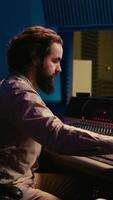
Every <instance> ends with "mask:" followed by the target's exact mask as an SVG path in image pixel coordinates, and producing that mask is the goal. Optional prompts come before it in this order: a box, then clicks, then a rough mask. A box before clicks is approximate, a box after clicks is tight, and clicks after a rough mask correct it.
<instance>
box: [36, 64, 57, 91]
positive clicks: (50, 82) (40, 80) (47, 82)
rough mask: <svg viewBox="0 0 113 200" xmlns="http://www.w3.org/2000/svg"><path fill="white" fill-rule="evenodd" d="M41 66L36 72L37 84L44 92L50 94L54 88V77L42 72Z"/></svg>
mask: <svg viewBox="0 0 113 200" xmlns="http://www.w3.org/2000/svg"><path fill="white" fill-rule="evenodd" d="M43 70H44V69H43V67H42V68H41V69H40V71H39V70H38V72H37V77H36V81H37V85H38V87H39V88H40V89H41V90H42V91H43V92H45V93H47V94H51V93H52V92H53V91H54V88H55V82H54V77H53V76H49V75H47V74H45V73H44V71H43Z"/></svg>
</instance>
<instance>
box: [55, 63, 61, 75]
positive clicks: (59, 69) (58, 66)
mask: <svg viewBox="0 0 113 200" xmlns="http://www.w3.org/2000/svg"><path fill="white" fill-rule="evenodd" d="M61 71H62V68H61V65H60V64H59V65H57V68H56V72H57V73H60V72H61Z"/></svg>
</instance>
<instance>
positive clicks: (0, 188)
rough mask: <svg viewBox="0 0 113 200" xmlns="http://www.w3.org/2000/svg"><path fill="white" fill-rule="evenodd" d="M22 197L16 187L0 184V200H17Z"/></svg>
mask: <svg viewBox="0 0 113 200" xmlns="http://www.w3.org/2000/svg"><path fill="white" fill-rule="evenodd" d="M22 197H23V194H22V191H21V190H20V189H19V188H18V187H16V186H13V185H9V184H7V185H6V184H0V200H19V199H21V198H22Z"/></svg>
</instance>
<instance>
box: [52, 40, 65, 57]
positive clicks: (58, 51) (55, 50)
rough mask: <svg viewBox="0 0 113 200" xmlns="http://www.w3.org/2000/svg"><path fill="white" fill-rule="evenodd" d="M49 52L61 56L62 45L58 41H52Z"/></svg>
mask: <svg viewBox="0 0 113 200" xmlns="http://www.w3.org/2000/svg"><path fill="white" fill-rule="evenodd" d="M51 54H54V55H56V56H57V55H58V57H59V56H60V57H62V54H63V48H62V45H61V44H60V43H56V42H55V43H53V44H52V45H51Z"/></svg>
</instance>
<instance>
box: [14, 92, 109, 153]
mask: <svg viewBox="0 0 113 200" xmlns="http://www.w3.org/2000/svg"><path fill="white" fill-rule="evenodd" d="M12 105H13V108H12V110H14V112H12V120H13V121H15V125H16V126H17V127H18V129H19V131H20V133H21V134H23V135H24V136H27V137H32V138H33V139H34V140H35V141H37V142H38V143H40V144H41V145H42V146H44V147H46V148H47V149H48V150H50V151H52V152H54V153H59V154H62V155H90V154H97V153H108V152H110V151H111V152H113V137H112V136H104V135H100V134H97V133H94V132H91V131H87V130H84V129H80V128H76V127H74V126H70V125H66V124H64V123H63V122H62V121H61V120H60V119H59V118H58V117H56V116H55V115H54V114H53V113H52V112H51V111H50V110H49V108H47V106H46V105H45V103H44V102H43V101H42V99H41V98H40V96H39V95H38V94H36V93H35V92H23V93H20V94H17V95H15V96H14V97H13V104H12Z"/></svg>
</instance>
